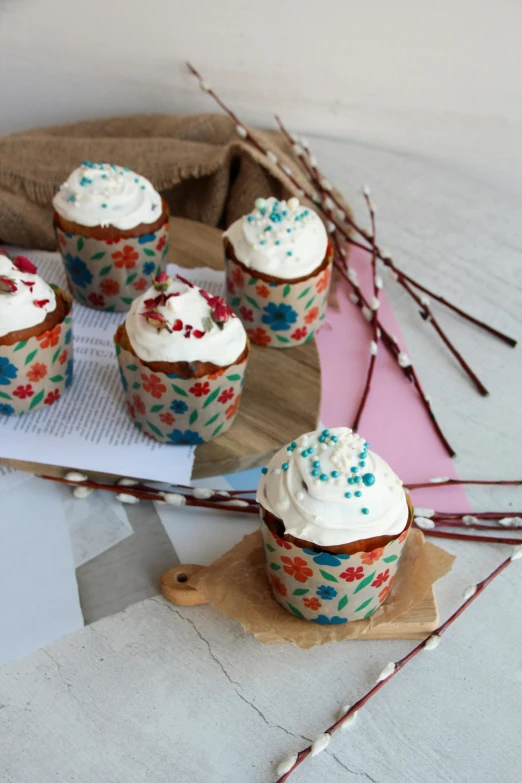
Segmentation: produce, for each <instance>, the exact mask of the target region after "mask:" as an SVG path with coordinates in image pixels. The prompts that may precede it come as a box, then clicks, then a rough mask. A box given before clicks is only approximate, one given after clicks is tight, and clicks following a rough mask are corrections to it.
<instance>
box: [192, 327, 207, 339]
mask: <svg viewBox="0 0 522 783" xmlns="http://www.w3.org/2000/svg"><path fill="white" fill-rule="evenodd" d="M192 334H193V336H194V337H197V339H198V340H201V338H202V337H204V336H205V334H206V332H202V331H201V329H194V331H193V332H192Z"/></svg>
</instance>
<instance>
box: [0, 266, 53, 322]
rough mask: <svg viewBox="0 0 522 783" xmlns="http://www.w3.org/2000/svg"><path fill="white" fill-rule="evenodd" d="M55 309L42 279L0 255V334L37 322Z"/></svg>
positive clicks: (48, 290) (51, 293)
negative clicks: (22, 269)
mask: <svg viewBox="0 0 522 783" xmlns="http://www.w3.org/2000/svg"><path fill="white" fill-rule="evenodd" d="M55 309H56V296H55V294H54V291H53V289H52V288H51V287H50V286H49V285H48V284H47V283H46V282H45V280H42V278H41V277H39V276H38V275H36V274H30V273H29V272H21V271H20V270H19V269H17V267H16V266H15V265H14V264H13V262H12V261H11V260H10V259H9V258H7V256H4V255H0V337H4V336H5V335H6V334H10V332H17V331H18V330H19V329H29V328H30V327H31V326H36V324H41V323H42V321H44V320H45V317H46V315H47V313H51V312H52V311H53V310H55Z"/></svg>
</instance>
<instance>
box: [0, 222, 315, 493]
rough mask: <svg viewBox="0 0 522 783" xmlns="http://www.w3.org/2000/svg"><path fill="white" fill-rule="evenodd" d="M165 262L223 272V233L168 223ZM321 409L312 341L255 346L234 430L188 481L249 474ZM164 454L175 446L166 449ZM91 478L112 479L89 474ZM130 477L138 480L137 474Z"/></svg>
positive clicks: (212, 446) (43, 468)
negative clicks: (280, 346)
mask: <svg viewBox="0 0 522 783" xmlns="http://www.w3.org/2000/svg"><path fill="white" fill-rule="evenodd" d="M169 246H170V249H169V256H168V260H169V261H170V262H174V263H176V264H178V265H179V266H185V267H190V268H194V267H201V266H207V267H211V268H212V269H223V244H222V240H221V231H219V230H218V229H216V228H212V227H211V226H207V225H204V224H203V223H196V222H194V221H192V220H186V219H184V218H172V219H171V221H170V236H169ZM320 405H321V371H320V366H319V356H318V353H317V348H316V345H315V341H314V340H311V341H310V342H309V343H306V344H305V345H300V346H297V347H296V348H291V349H279V350H277V349H272V348H261V347H259V346H257V345H253V346H252V349H251V354H250V357H249V360H248V369H247V374H246V381H245V386H244V390H243V396H242V401H241V407H240V409H239V414H238V416H237V418H236V421H235V422H234V425H233V427H231V429H230V430H229V431H228V432H227V433H225V434H224V435H221V436H219V437H218V438H216V439H215V440H213V441H210V442H209V443H204V444H202V445H201V446H198V447H197V448H196V456H195V460H194V467H193V470H192V478H194V479H199V478H207V477H210V476H220V475H223V474H225V473H235V472H237V471H240V470H247V469H249V468H254V467H257V466H259V465H264V464H265V462H267V461H268V459H269V458H270V457H271V455H272V454H274V453H275V451H277V450H278V449H279V448H281V446H283V445H284V444H285V443H288V442H289V441H291V440H293V439H294V438H296V437H298V436H299V435H301V434H302V433H303V432H307V431H310V430H314V429H316V426H317V423H318V419H319V409H320ZM165 448H166V450H168V449H175V446H166V447H165ZM0 462H1V463H3V464H5V465H9V466H11V467H14V468H18V469H20V470H28V471H30V472H32V473H45V474H47V475H52V476H62V475H64V473H66V472H67V471H68V470H70V469H71V468H74V467H75V466H74V465H62V466H58V465H43V464H41V463H35V462H31V461H25V460H24V461H20V460H16V461H15V460H8V459H0ZM88 473H89V475H90V476H92V477H93V478H95V479H103V480H107V479H109V480H110V479H112V477H111V476H108V475H107V474H101V473H97V472H96V471H88ZM133 478H140V476H139V475H136V476H134V477H133Z"/></svg>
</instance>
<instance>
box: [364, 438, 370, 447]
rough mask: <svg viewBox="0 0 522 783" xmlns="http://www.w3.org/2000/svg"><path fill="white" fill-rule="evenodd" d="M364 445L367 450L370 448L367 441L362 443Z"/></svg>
mask: <svg viewBox="0 0 522 783" xmlns="http://www.w3.org/2000/svg"><path fill="white" fill-rule="evenodd" d="M364 445H365V447H366V448H367V449H369V448H370V444H369V443H368V441H366V440H365V441H364Z"/></svg>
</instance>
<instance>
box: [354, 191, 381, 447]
mask: <svg viewBox="0 0 522 783" xmlns="http://www.w3.org/2000/svg"><path fill="white" fill-rule="evenodd" d="M364 198H365V201H366V204H367V206H368V211H369V213H370V222H371V227H372V236H373V237H374V238H375V210H374V208H373V204H372V201H371V199H370V196H369V194H368V193H367V192H366V191H364ZM372 278H373V300H372V307H371V308H370V312H371V314H372V340H371V343H370V361H369V364H368V371H367V373H366V381H365V384H364V389H363V393H362V396H361V401H360V403H359V407H358V409H357V413H356V414H355V419H354V422H353V430H354V432H357V430H358V429H359V424H360V421H361V417H362V415H363V412H364V408H365V406H366V403H367V401H368V397H369V396H370V389H371V387H372V380H373V374H374V371H375V363H376V361H377V352H378V346H379V326H378V319H377V310H378V308H379V293H380V289H379V287H378V285H377V256H376V255H375V252H373V253H372Z"/></svg>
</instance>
